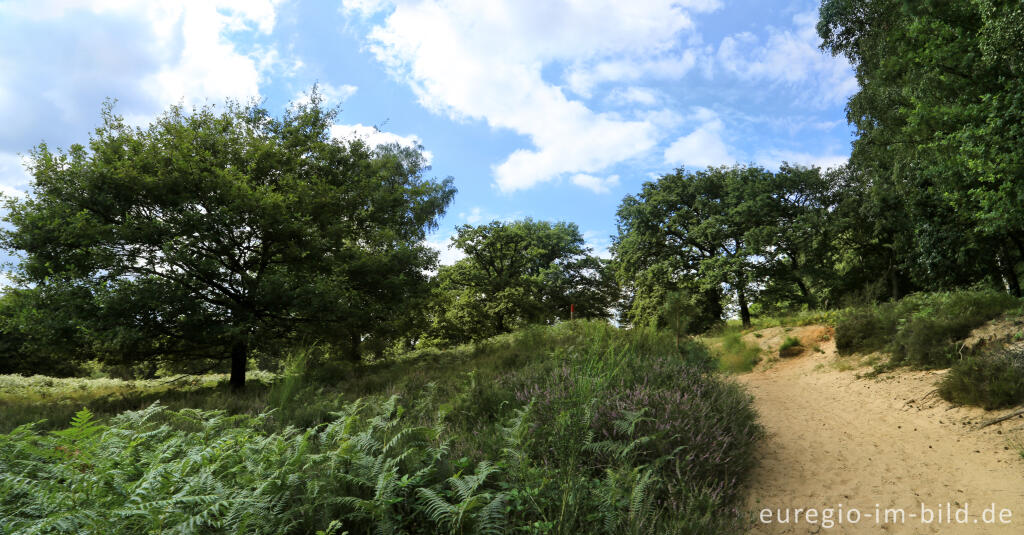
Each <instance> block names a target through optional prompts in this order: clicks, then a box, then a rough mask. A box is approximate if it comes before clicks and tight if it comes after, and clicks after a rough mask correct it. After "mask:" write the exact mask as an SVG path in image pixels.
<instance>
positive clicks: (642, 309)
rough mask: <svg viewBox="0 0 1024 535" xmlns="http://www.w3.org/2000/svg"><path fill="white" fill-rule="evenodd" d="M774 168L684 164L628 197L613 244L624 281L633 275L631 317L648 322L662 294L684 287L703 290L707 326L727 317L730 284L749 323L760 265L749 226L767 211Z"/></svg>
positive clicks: (742, 317) (740, 310)
mask: <svg viewBox="0 0 1024 535" xmlns="http://www.w3.org/2000/svg"><path fill="white" fill-rule="evenodd" d="M771 176H772V175H771V173H769V172H768V171H766V170H764V169H763V168H760V167H745V166H734V167H718V168H714V167H709V168H707V169H704V170H699V171H694V172H689V171H686V170H685V169H682V168H680V169H678V170H676V172H675V173H671V174H667V175H664V176H662V177H661V178H660V179H658V180H657V181H656V182H647V183H645V184H644V186H643V190H642V191H641V193H640V194H639V195H638V196H636V197H634V196H632V195H630V196H627V197H626V198H625V199H623V201H622V204H621V205H620V207H619V210H618V230H619V234H618V237H617V238H616V239H615V242H614V245H613V247H612V250H613V252H614V254H615V255H616V258H617V266H618V273H619V278H620V280H621V281H623V282H625V281H633V284H634V299H633V303H632V310H631V311H630V315H631V318H632V320H633V321H634V322H638V323H649V322H651V321H652V320H654V319H655V318H656V317H657V316H658V312H657V311H658V310H659V309H660V308H661V302H662V300H663V299H664V298H665V297H666V296H668V295H669V294H671V293H672V292H674V291H676V290H680V289H684V290H688V291H690V292H691V293H694V294H703V295H704V299H703V300H702V303H700V304H701V305H702V308H703V311H704V312H703V314H702V315H703V316H704V317H703V318H701V319H700V320H699V321H697V322H695V325H694V328H697V325H700V326H701V327H704V328H706V327H710V325H711V324H713V323H714V322H717V321H721V316H722V308H721V304H720V303H718V304H716V301H718V300H720V296H721V295H722V292H723V291H724V290H725V289H728V291H729V292H731V293H732V294H733V297H734V299H735V302H736V305H737V308H738V309H739V313H740V318H741V319H742V321H743V324H744V325H750V310H749V304H750V302H751V298H752V292H753V291H754V288H755V286H756V283H757V282H758V281H756V280H755V279H756V277H757V276H758V273H759V270H758V269H759V268H758V265H757V264H758V263H759V262H761V260H762V259H761V258H759V257H758V255H757V254H756V252H755V250H754V249H753V247H752V246H753V244H752V243H751V241H750V238H751V235H750V231H751V230H752V229H753V228H755V227H757V226H760V225H759V221H760V218H761V217H762V213H761V211H760V210H759V209H758V206H759V204H761V203H763V202H766V199H767V191H768V190H767V187H768V184H769V181H770V180H771Z"/></svg>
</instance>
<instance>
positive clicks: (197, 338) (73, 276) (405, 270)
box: [2, 88, 455, 387]
mask: <svg viewBox="0 0 1024 535" xmlns="http://www.w3.org/2000/svg"><path fill="white" fill-rule="evenodd" d="M313 93H314V94H313V97H312V99H311V102H310V103H309V104H300V105H296V106H292V107H291V108H289V109H288V110H287V111H286V113H285V114H284V115H283V117H282V118H280V119H278V118H274V117H271V116H270V114H269V113H268V111H267V110H266V109H264V108H262V107H260V106H259V105H257V104H249V105H240V104H237V103H233V102H228V103H227V105H226V107H225V109H224V110H223V111H222V112H220V113H216V112H215V109H214V107H213V106H206V107H202V108H198V109H192V110H191V111H188V110H185V109H184V108H182V107H181V106H175V107H172V108H170V109H169V110H168V111H167V112H166V113H164V114H163V115H162V116H160V117H159V118H157V119H156V120H155V121H154V122H153V123H152V124H150V125H149V126H148V127H146V128H144V129H143V128H132V127H130V126H128V125H127V124H126V123H125V122H124V120H123V119H122V118H121V117H119V116H117V115H116V114H115V113H114V112H113V106H112V104H110V103H108V104H107V105H105V106H104V108H103V112H102V126H100V127H99V128H97V129H96V131H95V134H94V135H93V136H92V137H91V138H90V140H89V143H88V148H87V147H86V146H83V145H77V144H76V145H73V146H72V147H71V148H70V149H69V150H67V151H66V152H60V151H57V152H54V151H51V150H50V148H49V147H48V146H47V145H46V144H41V145H39V146H37V147H36V148H35V149H34V150H33V152H32V154H31V156H32V164H31V171H32V174H33V177H34V180H33V182H32V194H31V195H30V196H29V197H27V198H25V199H24V200H19V199H9V200H7V208H8V213H7V215H6V216H5V220H6V221H7V222H8V223H9V224H10V228H9V229H7V230H4V231H3V234H2V240H3V245H4V246H5V247H6V248H7V249H10V250H16V251H20V252H21V256H22V261H21V262H20V264H19V266H18V275H19V280H20V281H21V283H22V284H23V285H35V287H37V288H45V289H46V291H50V292H55V293H58V294H61V295H68V296H73V298H74V299H75V300H76V301H75V302H77V303H78V304H79V306H75V307H72V309H73V310H74V311H78V312H80V313H77V314H74V318H73V321H74V322H75V325H76V330H78V331H81V332H85V333H87V334H88V337H87V338H88V340H89V344H90V346H91V347H90V348H89V350H90V352H91V353H92V354H95V355H97V356H98V357H99V358H101V359H103V360H105V361H108V362H118V361H120V362H138V361H143V360H159V361H167V360H182V359H203V360H207V359H212V360H214V361H222V360H230V363H231V365H230V370H231V379H230V382H231V384H232V385H233V386H235V387H242V386H244V384H245V369H246V361H247V359H248V357H249V355H250V351H252V350H253V349H258V348H261V347H266V346H268V345H269V344H270V343H272V342H275V341H280V340H282V339H298V338H305V339H317V340H323V341H327V342H332V343H336V344H342V343H343V344H344V346H345V347H346V349H347V354H348V355H349V356H350V357H351V358H358V357H359V346H360V343H361V342H362V340H363V339H365V338H368V337H374V336H377V337H381V336H384V337H386V336H392V335H393V334H394V332H393V331H394V330H395V329H396V328H397V326H398V325H400V323H399V321H400V320H399V319H396V318H398V317H400V316H401V310H402V307H403V306H404V305H406V304H408V303H410V302H411V301H412V300H414V299H416V298H417V297H418V296H422V295H425V293H426V292H427V291H428V286H427V282H428V281H427V277H426V275H425V274H424V273H425V272H426V271H427V270H430V269H432V268H433V267H434V266H435V265H436V254H435V253H433V252H432V251H431V250H430V249H429V248H427V247H426V246H425V245H423V243H422V242H423V239H424V236H425V232H426V231H427V230H428V229H430V228H432V227H433V226H434V225H435V222H436V219H437V217H438V216H439V215H440V214H442V213H443V212H444V210H445V208H446V207H447V205H448V204H449V203H450V201H451V199H452V197H453V195H454V191H455V190H454V189H453V187H452V185H451V179H450V178H449V179H445V180H442V181H440V182H436V181H433V180H428V179H425V178H423V176H422V175H423V172H424V171H425V170H426V169H427V168H426V167H425V165H424V160H423V159H422V157H421V155H420V153H419V152H418V151H417V150H412V149H405V148H400V147H398V146H390V147H383V148H371V147H368V146H366V145H365V144H363V143H362V142H360V141H352V142H342V141H339V140H337V139H333V138H331V137H330V133H329V129H330V127H331V125H332V123H333V121H334V119H335V117H336V115H337V111H336V110H328V109H324V108H323V107H322V106H321V99H320V98H319V96H318V95H317V94H316V91H315V88H314V92H313ZM69 299H71V298H70V297H69Z"/></svg>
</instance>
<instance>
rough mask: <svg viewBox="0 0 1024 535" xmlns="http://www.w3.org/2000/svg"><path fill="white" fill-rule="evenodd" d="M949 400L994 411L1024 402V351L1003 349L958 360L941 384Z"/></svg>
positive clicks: (940, 391) (943, 396) (941, 392)
mask: <svg viewBox="0 0 1024 535" xmlns="http://www.w3.org/2000/svg"><path fill="white" fill-rule="evenodd" d="M939 395H941V396H942V398H943V399H945V400H946V401H950V402H953V403H958V404H964V405H980V406H981V407H983V408H985V409H987V410H992V409H1001V408H1003V407H1010V406H1013V405H1017V404H1019V403H1021V402H1022V401H1024V350H1021V349H1016V350H1012V351H1000V352H995V353H990V354H986V355H978V356H972V357H968V358H965V359H963V360H961V361H958V362H957V363H955V364H954V365H953V367H952V368H951V369H950V370H949V373H947V374H946V376H945V377H943V379H942V382H941V383H940V384H939Z"/></svg>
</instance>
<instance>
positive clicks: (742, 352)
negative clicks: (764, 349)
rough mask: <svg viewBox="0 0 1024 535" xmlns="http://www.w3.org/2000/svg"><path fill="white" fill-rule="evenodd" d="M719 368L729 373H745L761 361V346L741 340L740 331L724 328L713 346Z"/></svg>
mask: <svg viewBox="0 0 1024 535" xmlns="http://www.w3.org/2000/svg"><path fill="white" fill-rule="evenodd" d="M714 354H715V356H716V357H717V358H718V367H719V369H720V370H722V371H725V372H730V373H746V372H749V371H751V370H753V369H754V366H756V365H757V363H758V362H761V347H760V346H758V345H757V344H750V343H747V342H745V341H744V340H743V335H742V333H741V332H740V331H737V330H732V329H728V328H727V329H726V330H725V332H723V333H722V335H721V337H720V338H719V341H718V344H717V345H716V346H715V349H714Z"/></svg>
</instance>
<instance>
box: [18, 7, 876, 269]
mask: <svg viewBox="0 0 1024 535" xmlns="http://www.w3.org/2000/svg"><path fill="white" fill-rule="evenodd" d="M817 8H818V3H817V2H816V1H813V0H792V1H786V0H769V1H765V0H760V1H754V0H671V1H670V0H665V1H658V0H629V1H621V0H571V1H565V0H449V1H442V0H393V1H392V0H337V1H333V2H327V1H303V0H197V1H187V2H181V3H174V2H171V1H162V2H151V1H140V2H131V1H122V0H81V1H71V0H63V1H61V0H30V1H24V2H23V1H8V0H0V36H3V37H2V38H0V124H2V127H0V192H2V193H4V194H5V195H24V194H25V192H26V191H28V185H29V182H30V180H31V178H30V176H29V175H28V174H27V173H26V172H25V170H24V168H23V163H24V161H25V154H27V153H28V152H29V151H30V150H31V149H32V147H33V146H35V145H37V144H38V143H40V142H43V141H45V142H46V143H47V144H48V145H49V146H50V147H51V148H53V147H63V148H66V147H68V146H70V145H71V144H73V143H85V142H86V141H87V140H88V138H89V134H90V133H91V132H92V130H93V129H94V128H95V127H96V126H97V125H98V124H99V119H100V107H101V105H102V103H103V101H104V99H106V98H112V99H116V100H117V104H116V107H115V110H116V111H117V112H118V113H119V114H121V115H123V116H124V117H125V119H126V120H128V121H130V122H132V123H133V124H139V125H145V124H147V123H148V122H149V120H151V119H152V118H153V117H155V116H157V115H159V114H160V113H161V112H162V111H163V110H165V109H166V108H167V107H168V106H170V105H173V104H176V103H183V104H185V105H189V106H191V105H204V104H223V102H224V100H225V99H227V98H234V99H243V100H245V99H250V98H256V99H260V100H261V101H262V102H263V103H264V105H265V106H266V107H267V108H268V109H269V110H270V111H271V112H272V113H273V114H275V115H280V114H281V113H283V111H284V110H285V109H286V107H287V106H288V104H289V103H290V102H295V101H297V100H301V99H303V98H308V93H309V91H310V88H311V87H312V86H313V84H318V86H319V89H320V91H321V92H322V93H323V94H324V95H325V96H326V97H327V100H328V103H329V104H331V105H338V106H340V108H341V110H342V111H341V113H340V115H339V116H338V119H337V120H338V124H337V125H335V126H334V127H333V128H332V130H331V131H332V134H333V135H334V136H336V137H339V138H352V137H359V138H362V139H364V140H365V141H367V142H368V143H373V144H376V143H391V142H398V143H402V144H407V145H421V146H422V148H423V150H424V151H425V154H426V156H427V157H428V159H429V161H430V163H431V169H430V171H429V172H428V176H433V177H437V178H439V179H440V178H445V177H449V176H450V177H453V178H454V182H455V186H456V188H458V194H457V195H456V197H455V200H454V201H453V203H452V204H451V206H450V207H449V209H448V211H447V213H446V215H445V216H444V217H443V218H441V220H440V221H439V228H438V229H437V230H436V231H435V232H433V233H432V234H431V235H430V237H429V238H428V242H429V243H430V244H431V245H432V246H434V247H436V248H438V250H439V251H441V261H442V263H451V262H454V261H456V260H457V259H458V258H459V257H460V252H459V251H458V250H452V249H449V248H448V239H449V237H450V236H451V234H452V233H453V231H454V229H455V228H456V227H457V226H458V225H463V224H472V225H478V224H484V223H487V222H489V221H492V220H495V219H498V220H513V219H521V218H525V217H532V218H534V219H537V220H548V221H569V222H574V223H576V224H577V225H579V228H580V230H581V232H582V233H583V235H584V237H585V239H586V240H587V243H588V244H589V245H590V246H591V247H593V248H594V250H595V252H596V253H598V254H601V255H607V254H608V253H607V248H608V246H609V245H610V241H611V240H610V238H611V235H613V234H615V232H616V222H615V212H616V209H617V207H618V205H619V203H620V202H621V201H622V199H623V197H624V196H626V195H630V194H636V193H638V192H639V191H640V190H641V188H642V185H643V183H644V182H646V181H651V180H655V179H657V177H659V176H661V175H663V174H666V173H671V172H673V171H674V170H676V169H678V168H680V167H685V168H686V169H691V170H692V169H697V168H703V167H705V166H709V165H714V166H717V165H732V164H735V163H741V164H756V165H763V166H766V167H768V168H775V167H777V166H778V165H779V163H781V162H783V161H786V162H790V163H793V164H802V165H817V166H820V167H825V168H827V167H834V166H836V165H840V164H842V163H844V162H845V161H846V159H847V157H848V156H849V153H850V142H851V140H852V138H853V135H852V130H851V128H850V127H849V126H848V125H847V123H846V120H845V113H844V106H845V104H846V100H847V98H848V97H849V96H850V95H851V94H852V93H853V92H854V91H855V90H856V81H855V79H854V76H853V72H852V69H851V68H850V66H849V64H848V63H847V62H846V60H845V59H843V58H841V57H840V58H833V57H831V56H830V55H828V54H825V53H822V52H821V51H820V50H819V49H818V44H819V43H820V40H819V39H818V37H817V34H816V33H815V29H814V27H815V23H816V21H817Z"/></svg>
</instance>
